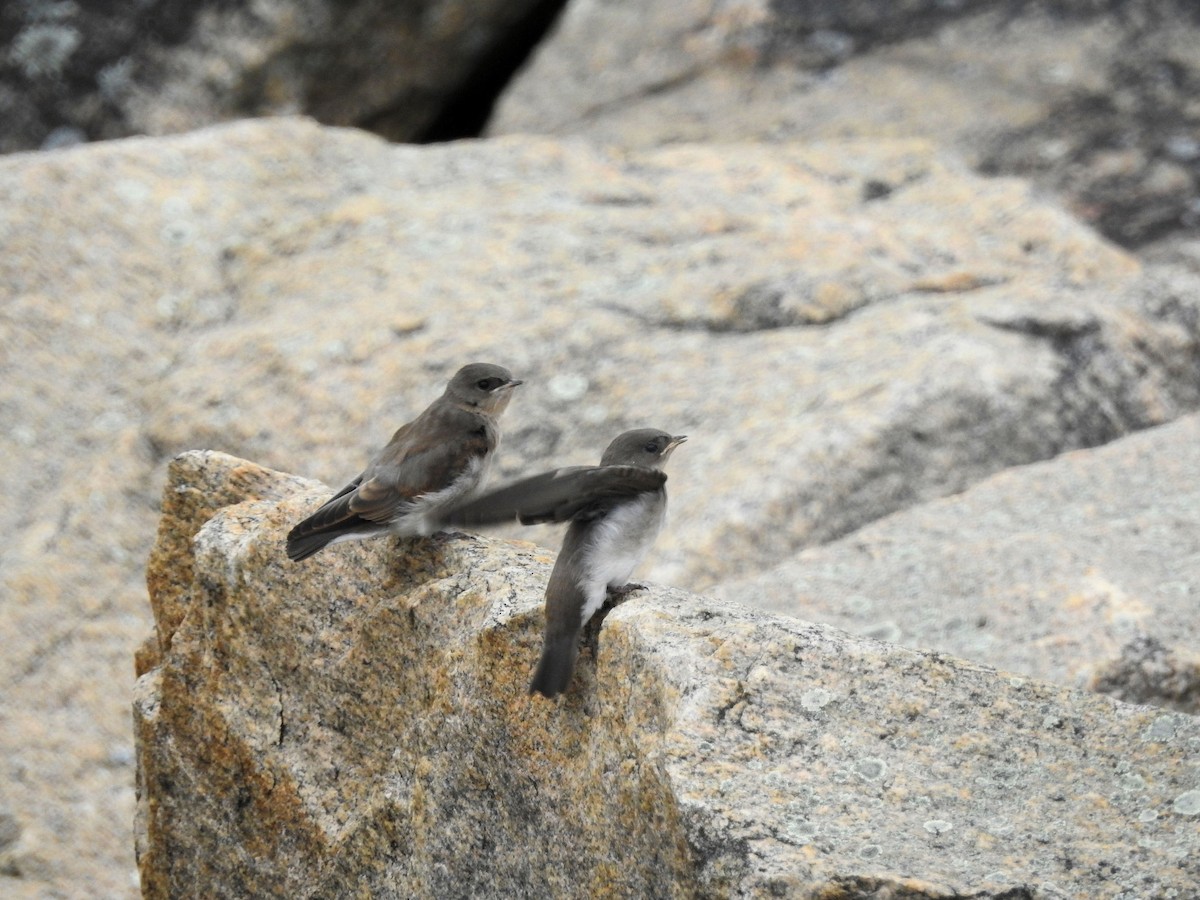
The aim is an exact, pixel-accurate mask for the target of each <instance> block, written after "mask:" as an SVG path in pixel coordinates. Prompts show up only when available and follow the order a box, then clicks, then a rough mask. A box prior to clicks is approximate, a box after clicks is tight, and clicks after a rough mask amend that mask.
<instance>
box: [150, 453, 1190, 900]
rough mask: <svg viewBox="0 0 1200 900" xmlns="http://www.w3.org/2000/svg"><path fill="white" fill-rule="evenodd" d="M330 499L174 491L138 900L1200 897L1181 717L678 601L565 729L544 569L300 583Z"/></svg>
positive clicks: (512, 564)
mask: <svg viewBox="0 0 1200 900" xmlns="http://www.w3.org/2000/svg"><path fill="white" fill-rule="evenodd" d="M223 478H227V482H226V483H224V484H222V480H223ZM310 487H311V489H310V490H304V489H303V486H302V485H300V484H298V483H297V481H296V480H295V479H293V478H291V477H288V476H274V475H273V474H272V473H268V472H265V471H262V470H256V469H255V467H253V466H252V464H249V463H246V462H244V461H242V460H237V459H234V458H231V457H227V456H224V455H222V454H215V453H200V452H197V453H190V454H186V455H184V456H182V457H180V458H178V459H176V460H175V462H174V463H173V464H172V466H171V469H170V474H169V480H168V483H167V487H166V495H167V497H168V498H171V497H172V495H173V494H178V495H180V496H183V497H191V496H193V495H197V496H204V497H206V498H207V499H206V501H205V502H188V503H185V504H183V505H179V504H177V503H175V501H173V500H169V502H170V504H171V505H172V507H173V508H172V510H171V511H170V512H169V513H168V514H167V515H166V516H164V519H163V521H162V524H161V528H160V531H159V538H158V544H157V546H156V549H155V551H154V554H153V556H152V562H151V565H152V569H153V571H155V572H157V573H159V577H158V578H157V579H156V582H157V583H158V584H160V585H164V586H165V590H166V596H165V597H160V596H158V595H157V592H156V596H155V598H154V599H155V606H156V610H157V611H158V628H159V632H158V633H159V637H160V638H161V637H167V638H169V640H170V648H169V650H167V651H166V652H165V653H164V655H163V657H162V659H161V662H160V664H159V665H158V666H156V667H155V668H153V669H151V670H150V671H148V672H146V674H144V675H143V676H142V678H141V679H140V680H139V682H138V685H137V689H136V700H135V721H136V733H137V739H138V764H139V777H138V781H139V790H140V795H141V799H140V804H139V818H138V841H139V849H140V866H141V871H142V878H143V888H144V890H145V894H146V896H147V897H151V898H155V897H175V898H179V897H193V896H214V895H218V896H233V895H236V896H268V895H270V896H279V895H286V896H290V897H327V896H356V895H360V894H361V895H366V896H405V897H445V896H473V897H514V896H530V897H551V896H553V897H595V896H663V897H668V896H680V897H685V896H702V897H750V896H780V895H786V896H794V897H812V898H816V897H822V898H828V897H867V896H870V897H883V896H905V897H913V898H926V897H928V898H951V897H967V896H970V897H973V898H1000V897H1007V898H1014V897H1078V898H1085V897H1086V898H1093V897H1102V896H1103V897H1117V896H1124V897H1135V896H1136V897H1149V896H1155V897H1171V896H1174V897H1184V896H1187V891H1190V890H1191V889H1192V887H1193V886H1194V884H1195V883H1196V879H1197V878H1200V863H1198V862H1197V855H1196V854H1197V851H1198V850H1200V828H1197V827H1196V826H1197V819H1196V816H1197V815H1200V803H1197V800H1198V799H1200V794H1198V793H1197V789H1198V788H1200V768H1198V767H1197V760H1200V721H1198V720H1196V719H1194V718H1192V717H1188V716H1184V715H1180V714H1166V713H1163V712H1161V711H1156V710H1152V709H1148V708H1144V707H1135V706H1127V705H1123V704H1120V703H1115V702H1113V701H1110V700H1108V699H1106V698H1100V697H1095V696H1092V695H1086V694H1080V693H1074V692H1070V691H1067V690H1064V689H1062V688H1059V687H1054V686H1051V685H1048V684H1044V683H1041V682H1038V681H1034V680H1028V679H1022V678H1017V677H1014V676H1009V675H1005V674H1002V673H997V672H995V671H993V670H990V669H987V668H983V667H979V666H975V665H972V664H969V663H966V662H962V661H959V660H955V659H952V658H948V657H943V656H938V655H930V654H922V653H917V652H913V651H908V650H903V649H900V648H897V647H894V646H891V645H887V644H881V643H876V642H872V641H869V640H865V639H861V638H854V637H851V636H849V635H847V634H845V633H843V632H840V631H836V630H833V629H828V628H825V627H822V626H818V625H809V624H802V623H800V622H797V621H794V620H790V619H784V618H776V617H773V616H770V615H767V614H764V613H761V612H755V611H752V610H749V609H747V608H745V607H740V606H737V605H733V604H728V603H723V602H720V601H714V600H709V599H706V598H703V597H699V596H695V595H689V594H686V593H684V592H682V591H677V590H670V589H665V588H658V587H651V588H650V589H649V590H647V591H645V592H642V593H640V594H637V595H635V596H634V598H633V599H630V600H629V601H627V602H626V603H625V604H624V605H623V606H622V607H620V608H619V609H618V610H617V611H615V612H614V613H613V614H612V615H610V616H609V618H608V619H607V620H606V623H605V626H604V629H603V631H602V633H601V638H600V642H599V651H598V653H597V655H596V657H595V658H594V659H593V658H592V657H585V658H584V662H583V664H582V665H581V667H580V673H579V675H578V676H577V678H576V681H575V684H574V688H573V690H572V691H571V692H569V694H568V695H567V697H566V698H565V699H564V700H563V701H561V702H559V703H552V702H548V701H545V700H543V699H542V698H540V697H534V698H530V697H528V696H527V695H526V694H525V683H526V679H527V676H528V673H529V671H530V668H531V667H532V665H533V664H534V662H535V659H536V654H537V644H538V635H539V632H540V622H539V618H540V616H539V612H538V605H539V602H540V598H541V589H542V586H543V583H544V579H545V578H546V577H547V575H548V568H549V567H548V565H547V560H546V558H545V556H543V555H541V554H540V553H539V552H538V551H536V550H535V549H532V548H531V547H530V545H528V544H526V545H520V546H513V545H507V544H503V543H499V542H492V541H484V540H481V539H479V538H476V537H472V536H468V535H452V536H443V537H441V538H438V539H435V540H433V541H424V540H417V541H410V542H399V541H395V540H392V539H387V540H381V541H375V542H370V543H367V544H360V545H357V546H356V545H349V546H346V545H343V546H342V547H339V548H335V549H334V550H332V551H329V552H326V553H324V554H322V555H321V556H319V557H315V558H314V559H313V560H310V561H308V562H306V563H303V564H299V565H295V564H291V563H289V562H288V561H287V559H286V558H285V557H284V555H283V538H284V535H285V534H286V531H287V529H288V527H289V525H290V523H292V522H293V521H294V520H295V519H296V518H297V516H298V515H300V514H302V513H303V512H304V511H305V510H309V509H311V508H312V507H313V506H314V505H315V504H316V503H318V502H319V501H320V499H321V492H320V487H319V486H318V485H311V486H310ZM289 492H294V493H291V495H290V496H287V495H288V494H289ZM239 493H242V494H244V495H245V502H242V503H240V504H237V505H231V506H227V507H224V508H220V509H216V510H215V511H214V507H217V506H219V504H221V503H234V502H235V501H236V500H237V499H238V494H239ZM267 495H274V496H281V495H282V496H284V499H282V500H274V499H270V500H264V499H261V498H263V497H264V496H267ZM210 517H211V518H210ZM205 519H207V521H204V520H205ZM192 535H195V539H194V542H193V543H191V544H190V545H189V538H190V537H191V536H192ZM167 610H182V612H183V616H182V618H177V617H176V616H174V615H173V614H168V615H166V616H164V615H163V613H164V611H167Z"/></svg>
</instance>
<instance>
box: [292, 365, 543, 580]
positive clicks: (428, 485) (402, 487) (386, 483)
mask: <svg viewBox="0 0 1200 900" xmlns="http://www.w3.org/2000/svg"><path fill="white" fill-rule="evenodd" d="M521 383H522V382H520V381H517V380H516V379H514V378H513V377H512V373H511V372H509V371H508V369H505V368H503V367H502V366H494V365H490V364H488V363H472V364H471V365H468V366H463V367H462V368H461V369H459V370H458V372H457V373H456V374H455V376H454V377H453V378H452V379H450V383H449V384H448V385H447V386H446V390H445V392H444V393H443V394H442V396H440V397H438V398H437V399H436V400H434V401H433V403H431V404H430V405H429V406H428V408H426V410H425V411H424V412H423V413H421V414H420V415H419V416H417V417H416V418H415V419H413V420H412V421H411V422H409V423H408V424H407V425H402V426H400V428H399V429H398V430H397V431H396V433H395V434H393V435H392V439H391V440H390V441H388V444H387V446H386V447H384V448H383V449H382V450H380V451H379V453H378V454H376V456H375V458H374V459H372V460H371V462H370V463H368V465H367V467H366V469H365V470H363V473H362V474H361V475H359V476H358V477H357V478H355V479H354V480H353V481H352V482H350V483H349V484H348V485H346V486H345V487H344V488H342V489H341V490H340V491H338V492H337V493H336V494H334V495H333V496H332V497H331V498H330V499H329V500H328V501H327V502H326V503H325V505H324V506H322V507H321V508H320V509H318V510H317V511H316V512H315V513H313V514H312V515H311V516H309V517H308V518H307V519H305V520H304V521H303V522H301V523H300V524H299V525H297V526H296V527H295V528H293V529H292V530H291V532H290V533H289V534H288V538H287V555H288V556H289V557H290V558H291V559H293V560H295V561H299V560H302V559H306V558H307V557H309V556H312V555H313V554H314V553H316V552H317V551H318V550H320V549H321V548H323V547H325V546H326V545H328V544H335V543H337V542H339V541H356V540H361V539H363V538H369V537H375V536H377V535H382V534H396V535H429V534H433V533H434V532H435V531H437V530H438V529H439V528H440V527H441V523H440V520H439V518H438V511H439V510H441V509H443V508H445V507H447V506H450V505H453V504H455V503H458V502H461V501H462V500H464V499H466V498H468V497H470V496H472V495H474V494H475V493H476V492H478V491H479V489H480V488H482V487H483V484H484V481H485V480H486V478H487V475H488V470H489V469H490V468H491V463H492V460H493V459H494V457H495V453H496V448H497V446H499V444H500V429H499V426H498V424H497V420H498V419H499V417H500V414H501V413H503V412H504V410H505V409H506V408H507V407H508V402H509V400H510V399H512V389H513V388H515V387H516V386H517V385H519V384H521Z"/></svg>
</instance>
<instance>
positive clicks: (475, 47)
mask: <svg viewBox="0 0 1200 900" xmlns="http://www.w3.org/2000/svg"><path fill="white" fill-rule="evenodd" d="M535 5H536V0H505V2H495V0H473V2H472V3H471V4H470V7H469V11H468V9H467V8H465V7H464V5H463V4H461V3H458V2H455V0H399V2H394V0H389V2H380V0H347V2H334V0H255V2H254V3H231V2H228V0H107V2H105V3H102V4H96V3H70V2H68V3H54V2H19V3H4V4H2V5H0V122H3V123H4V128H3V129H0V153H8V152H12V151H15V150H32V149H37V148H39V147H44V148H48V149H49V148H54V147H60V146H64V145H69V144H72V143H77V142H79V141H81V140H101V139H111V138H117V137H125V136H127V135H131V134H172V133H176V132H180V131H188V130H191V129H195V128H200V127H203V126H205V125H211V124H213V123H215V122H220V121H225V120H229V119H238V118H246V117H249V116H263V115H280V114H295V113H306V114H308V115H311V116H314V117H316V118H318V119H320V120H321V121H323V122H326V123H329V124H331V125H358V126H361V127H364V128H369V129H372V130H374V131H377V132H379V133H381V134H385V135H387V136H389V137H390V138H392V139H395V140H412V139H414V138H416V137H418V136H419V135H421V134H423V133H424V132H425V130H426V129H427V128H428V127H429V126H430V124H431V123H432V122H433V121H435V120H436V118H437V116H438V115H439V114H440V113H441V112H442V111H443V109H444V107H445V106H446V104H447V102H448V101H449V99H450V98H451V97H452V96H453V94H454V92H455V91H457V90H459V89H460V87H461V86H462V85H463V83H464V82H465V81H466V80H467V78H468V76H469V75H470V74H471V73H472V71H473V70H474V68H475V67H476V66H478V65H479V64H480V61H481V60H483V59H486V58H487V56H488V54H489V53H490V52H491V51H492V50H493V48H495V47H496V46H497V45H498V44H499V43H500V42H501V41H503V40H504V39H505V36H506V34H507V33H508V32H509V31H510V30H512V29H513V28H514V27H516V26H517V25H519V23H520V22H521V20H522V19H523V17H525V16H526V15H527V14H528V13H529V11H530V9H531V8H532V7H534V6H535Z"/></svg>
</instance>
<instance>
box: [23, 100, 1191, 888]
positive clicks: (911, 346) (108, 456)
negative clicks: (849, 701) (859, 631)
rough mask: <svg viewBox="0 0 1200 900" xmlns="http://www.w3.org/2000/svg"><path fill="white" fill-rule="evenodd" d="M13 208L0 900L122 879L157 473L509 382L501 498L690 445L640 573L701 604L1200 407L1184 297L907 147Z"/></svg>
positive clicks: (351, 155) (315, 168)
mask: <svg viewBox="0 0 1200 900" xmlns="http://www.w3.org/2000/svg"><path fill="white" fill-rule="evenodd" d="M0 195H2V196H3V197H4V198H5V203H4V205H3V208H2V210H0V244H2V245H3V247H4V252H3V253H2V254H0V308H2V309H3V315H2V316H0V339H2V341H3V346H4V349H5V353H4V355H3V359H2V361H0V367H3V369H2V371H3V376H4V377H3V378H0V409H3V410H4V413H5V422H6V423H10V424H9V427H6V428H5V429H0V455H2V456H3V458H4V459H6V460H14V461H15V462H14V464H12V465H9V466H5V467H3V468H0V490H2V491H3V495H4V497H5V499H6V503H5V504H3V505H0V526H2V528H3V531H4V534H6V535H8V536H9V537H8V539H7V542H6V544H5V548H4V552H3V554H0V583H2V589H3V591H4V596H5V597H6V602H5V603H4V604H0V619H2V621H0V644H2V650H0V682H2V683H4V684H5V685H7V686H8V690H6V692H5V716H6V718H5V723H6V727H5V728H0V760H2V761H3V762H2V763H0V767H2V768H0V781H2V782H3V783H4V784H5V790H6V795H5V799H4V800H3V803H2V804H0V836H3V835H7V837H5V839H4V844H5V846H4V847H0V854H2V855H0V895H3V896H22V895H23V894H25V893H28V894H29V895H31V896H40V895H44V894H49V893H53V892H56V891H57V892H59V893H63V894H68V895H71V894H80V893H89V892H91V893H101V894H104V895H105V896H114V897H115V896H122V895H128V893H130V892H131V891H132V890H133V888H132V887H131V885H132V884H133V883H134V881H135V879H136V876H135V874H134V872H133V869H134V866H133V859H132V852H131V849H130V846H129V840H128V837H129V835H128V826H127V822H128V820H129V818H130V817H131V816H132V811H133V791H132V787H131V786H132V782H133V774H132V750H131V747H132V744H131V738H130V735H129V730H128V696H129V691H130V689H131V687H132V683H133V676H132V672H131V668H130V665H129V658H130V656H131V654H132V652H133V649H134V648H135V647H136V645H137V643H138V640H139V639H140V636H141V635H142V634H144V633H145V632H146V631H147V630H148V629H149V628H150V615H149V611H148V609H147V608H146V601H145V586H144V581H143V571H142V569H143V562H144V560H145V557H146V553H147V552H148V550H149V547H150V544H151V540H152V535H153V534H154V530H155V521H156V518H157V516H158V510H159V499H160V497H159V495H160V487H161V483H162V479H163V478H164V475H165V469H166V465H167V461H168V460H169V459H170V458H171V457H173V456H174V455H175V454H176V453H178V452H180V451H182V450H186V449H189V448H195V447H211V448H214V449H218V450H224V451H229V452H233V453H237V454H239V455H242V456H244V457H248V458H256V459H260V460H262V461H263V462H264V463H266V464H268V465H270V466H272V467H274V468H277V469H286V470H289V471H297V472H301V473H303V474H304V475H305V476H309V477H317V478H320V479H322V480H323V481H324V482H326V483H329V484H334V483H336V484H341V483H344V481H345V480H348V479H349V478H350V477H352V476H353V475H355V474H356V473H357V472H358V471H359V468H360V467H361V465H362V464H363V462H364V461H365V460H366V458H367V456H368V454H369V453H370V452H371V450H372V449H373V448H375V447H377V446H379V445H380V444H381V443H382V442H383V441H385V440H386V439H387V437H388V435H389V434H390V433H391V431H392V430H393V429H394V428H395V427H396V426H397V425H398V424H399V423H401V422H403V421H406V420H408V419H409V418H411V417H412V416H413V415H414V414H415V413H416V412H417V411H419V410H420V409H421V408H422V407H424V406H425V405H426V404H427V403H428V402H429V401H430V400H431V399H432V398H433V397H434V396H436V394H437V393H438V392H440V391H441V389H442V386H443V385H444V382H445V379H446V378H447V377H448V376H449V374H450V373H451V372H452V371H453V370H454V369H455V368H457V367H458V366H459V365H461V364H462V363H463V362H465V361H468V360H471V359H491V360H495V361H497V362H502V363H505V364H507V365H509V366H510V367H511V368H512V369H513V370H514V371H516V372H517V373H518V375H519V376H520V377H522V378H524V379H526V382H527V383H526V385H524V386H523V387H522V388H521V389H520V393H519V394H518V396H517V397H516V399H515V400H514V402H513V404H512V407H511V408H510V410H509V411H508V413H507V414H506V416H505V431H506V436H505V440H504V443H503V445H502V448H501V452H500V459H499V467H498V471H497V473H496V476H495V477H497V478H500V479H502V478H509V477H513V476H515V475H517V474H520V473H524V472H527V471H530V470H537V469H541V468H545V467H549V466H555V465H562V464H567V463H573V462H595V461H596V459H597V458H598V456H599V453H600V450H601V448H602V447H603V446H604V444H605V443H607V441H608V440H609V439H611V437H612V436H613V435H614V434H615V433H617V432H618V431H620V430H622V429H624V428H626V427H632V426H640V425H647V424H652V425H657V426H659V427H665V428H670V429H671V430H672V431H673V432H676V433H679V432H685V433H689V434H690V435H691V436H692V439H691V440H690V441H689V442H688V444H687V445H685V447H684V448H683V449H681V450H680V451H679V453H677V454H676V455H675V456H674V457H673V458H672V460H671V465H670V467H669V473H670V478H671V480H670V482H669V484H668V490H669V492H670V495H671V517H672V518H671V523H670V526H669V528H668V530H667V531H666V532H665V533H664V534H663V536H662V538H661V540H660V545H659V550H658V552H657V553H656V555H655V557H654V558H653V559H652V560H651V561H650V562H649V565H648V566H647V567H646V570H645V571H644V572H643V573H641V575H642V577H647V578H649V579H651V580H658V581H665V582H669V583H673V584H675V585H676V586H679V587H682V588H692V589H698V588H703V587H704V586H705V585H708V584H713V583H716V582H718V581H722V580H726V579H730V578H734V577H739V576H750V575H755V574H758V573H760V572H762V571H764V570H765V569H766V568H768V567H770V566H772V565H774V564H776V563H778V562H780V561H782V560H786V559H788V558H789V557H790V556H791V555H792V554H794V553H795V552H796V551H798V550H800V549H802V548H803V547H805V546H808V545H810V544H812V543H815V542H820V541H824V540H829V539H832V538H834V537H837V536H839V535H841V534H844V533H846V532H847V531H850V530H853V529H854V528H856V527H858V526H860V525H862V524H865V523H866V522H869V521H871V520H873V519H876V518H879V517H881V516H883V515H886V514H887V513H890V512H894V511H897V510H900V509H903V508H906V507H908V506H911V505H914V504H917V503H920V502H922V501H923V500H925V499H929V498H933V497H937V496H942V495H945V494H947V493H950V492H954V491H958V490H961V489H963V488H965V487H968V486H970V485H971V484H973V483H975V482H977V481H979V480H980V479H982V478H984V477H986V476H987V475H989V474H992V473H994V472H996V471H998V470H1000V469H1003V468H1005V467H1007V466H1010V465H1013V464H1019V463H1024V462H1029V461H1033V460H1038V459H1043V458H1046V457H1050V456H1053V455H1054V454H1056V453H1059V452H1061V451H1064V450H1070V449H1073V448H1078V447H1082V446H1090V445H1093V444H1098V443H1103V442H1105V441H1108V440H1110V439H1112V438H1114V437H1118V436H1121V435H1123V434H1126V433H1128V432H1130V431H1135V430H1138V429H1140V428H1143V427H1146V426H1150V425H1154V424H1158V423H1162V422H1166V421H1170V420H1172V419H1174V418H1176V417H1178V416H1179V415H1181V414H1183V413H1185V412H1187V411H1189V410H1193V409H1195V408H1197V406H1198V405H1200V370H1198V368H1197V366H1196V365H1195V353H1196V347H1197V341H1198V340H1200V315H1198V314H1197V309H1198V307H1200V299H1198V298H1200V291H1197V290H1196V289H1195V285H1194V283H1193V282H1192V281H1190V280H1189V276H1188V275H1187V274H1186V273H1184V272H1182V271H1179V272H1173V273H1167V272H1165V270H1164V273H1160V274H1151V275H1147V274H1145V273H1144V272H1143V271H1142V270H1141V268H1140V266H1139V264H1138V263H1137V262H1136V261H1135V260H1133V259H1132V258H1131V257H1130V256H1128V255H1127V254H1126V253H1125V252H1123V251H1121V250H1119V249H1116V248H1114V247H1112V246H1111V245H1109V244H1107V243H1105V242H1104V241H1103V240H1101V239H1099V238H1097V237H1096V236H1095V235H1094V234H1093V233H1092V232H1090V231H1089V230H1087V229H1086V228H1084V227H1082V226H1080V225H1079V224H1078V223H1076V222H1075V221H1073V220H1072V219H1071V217H1070V216H1068V215H1066V214H1064V213H1063V212H1061V211H1059V210H1056V209H1055V208H1053V207H1052V206H1050V205H1047V204H1045V203H1043V202H1041V201H1039V200H1037V199H1036V198H1035V197H1034V196H1032V195H1031V193H1030V191H1029V188H1028V186H1027V185H1026V184H1024V183H1023V182H1020V181H1016V180H1009V179H998V180H997V179H992V180H985V179H980V178H978V177H976V176H974V175H972V174H971V173H970V172H969V171H966V170H964V169H963V168H962V167H961V166H960V165H959V164H957V163H955V162H954V161H953V160H948V159H947V158H945V157H944V156H942V155H941V154H940V153H939V152H937V151H935V150H933V149H932V148H930V147H929V145H927V144H925V143H923V142H912V141H869V142H864V143H856V142H849V143H844V142H843V143H830V144H823V145H814V146H810V147H802V146H792V145H781V146H764V147H751V146H747V145H716V146H707V147H706V146H685V147H672V148H665V149H652V150H647V151H636V152H624V151H608V150H603V149H596V148H593V147H589V146H586V145H583V144H581V143H578V142H575V141H559V140H555V139H542V138H539V139H529V138H517V137H508V138H504V139H499V140H490V141H483V142H472V143H462V144H455V145H448V146H439V147H430V148H412V147H395V146H391V145H388V144H387V143H385V142H384V141H382V140H380V139H378V138H375V137H371V136H368V135H363V134H361V133H359V132H354V131H349V130H342V129H331V128H324V127H320V126H317V125H315V124H314V123H312V122H310V121H305V120H298V119H278V120H269V121H255V122H248V123H240V124H236V125H230V126H223V127H220V128H215V129H212V130H208V131H202V132H197V133H195V134H191V135H187V136H181V137H176V138H163V139H149V138H138V139H130V140H125V141H117V142H111V143H107V144H96V145H89V146H85V147H79V148H75V149H71V150H64V151H61V152H56V153H49V154H18V155H12V156H8V157H5V158H4V159H3V160H0ZM521 536H522V537H531V538H533V539H535V540H537V541H538V542H541V543H543V544H544V545H546V546H550V547H553V546H554V542H555V541H556V540H557V539H558V535H557V533H556V532H555V531H553V530H548V531H538V530H533V531H531V532H529V533H528V534H522V535H521ZM47 698H52V701H51V702H48V700H47ZM64 761H68V762H64ZM64 766H67V767H69V769H70V771H71V773H72V775H71V777H70V778H64V777H63V771H64ZM4 823H9V824H8V825H5V824H4ZM14 835H15V837H14Z"/></svg>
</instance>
